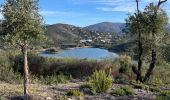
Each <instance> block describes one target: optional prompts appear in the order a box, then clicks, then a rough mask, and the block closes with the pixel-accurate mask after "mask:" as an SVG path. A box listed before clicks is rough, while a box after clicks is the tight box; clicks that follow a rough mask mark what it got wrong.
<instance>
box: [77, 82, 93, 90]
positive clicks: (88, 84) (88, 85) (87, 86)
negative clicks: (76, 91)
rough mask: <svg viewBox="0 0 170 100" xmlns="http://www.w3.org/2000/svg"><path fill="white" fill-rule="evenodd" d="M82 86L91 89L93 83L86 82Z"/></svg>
mask: <svg viewBox="0 0 170 100" xmlns="http://www.w3.org/2000/svg"><path fill="white" fill-rule="evenodd" d="M80 88H82V89H83V88H88V89H90V90H92V89H93V86H92V84H91V83H85V84H82V85H81V86H80Z"/></svg>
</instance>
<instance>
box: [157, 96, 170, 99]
mask: <svg viewBox="0 0 170 100" xmlns="http://www.w3.org/2000/svg"><path fill="white" fill-rule="evenodd" d="M155 100H170V96H157V97H156V98H155Z"/></svg>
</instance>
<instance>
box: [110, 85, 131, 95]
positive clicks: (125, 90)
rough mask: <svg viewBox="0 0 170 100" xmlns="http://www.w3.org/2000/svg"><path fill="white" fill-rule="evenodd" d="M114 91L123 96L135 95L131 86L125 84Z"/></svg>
mask: <svg viewBox="0 0 170 100" xmlns="http://www.w3.org/2000/svg"><path fill="white" fill-rule="evenodd" d="M113 93H114V94H116V95H119V96H123V95H133V94H134V91H133V89H132V88H131V87H129V86H123V87H120V88H118V89H116V90H115V91H114V92H113Z"/></svg>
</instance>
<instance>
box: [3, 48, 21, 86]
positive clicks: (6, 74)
mask: <svg viewBox="0 0 170 100" xmlns="http://www.w3.org/2000/svg"><path fill="white" fill-rule="evenodd" d="M17 55H18V53H17V52H16V51H15V50H13V51H0V81H5V82H9V83H21V82H22V76H21V75H20V74H19V73H17V72H14V70H13V66H14V59H15V58H16V56H17Z"/></svg>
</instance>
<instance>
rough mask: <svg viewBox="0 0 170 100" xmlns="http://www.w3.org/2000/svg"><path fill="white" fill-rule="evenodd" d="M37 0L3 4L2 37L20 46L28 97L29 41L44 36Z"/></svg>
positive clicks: (14, 0) (7, 1) (10, 0)
mask: <svg viewBox="0 0 170 100" xmlns="http://www.w3.org/2000/svg"><path fill="white" fill-rule="evenodd" d="M38 2H39V1H38V0H6V1H5V4H4V5H3V9H2V14H3V16H4V21H3V23H2V30H3V31H2V32H3V38H4V39H5V40H6V41H7V42H8V43H10V44H12V45H17V46H19V47H20V49H21V52H22V55H23V61H24V96H25V99H26V100H27V99H28V98H29V92H28V87H29V69H28V60H27V52H28V46H29V44H30V41H32V40H34V39H36V40H41V39H43V37H44V30H43V22H42V17H41V15H40V14H39V5H38Z"/></svg>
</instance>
